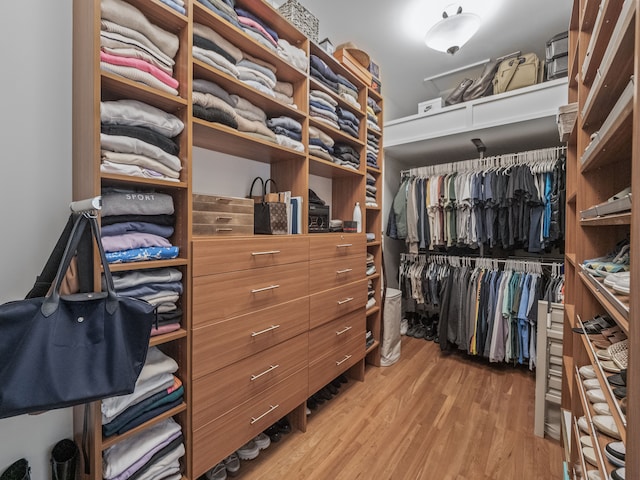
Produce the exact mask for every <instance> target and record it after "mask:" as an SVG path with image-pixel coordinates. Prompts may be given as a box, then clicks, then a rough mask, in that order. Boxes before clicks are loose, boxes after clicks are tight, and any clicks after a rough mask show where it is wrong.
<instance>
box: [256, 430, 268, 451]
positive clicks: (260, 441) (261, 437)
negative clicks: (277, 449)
mask: <svg viewBox="0 0 640 480" xmlns="http://www.w3.org/2000/svg"><path fill="white" fill-rule="evenodd" d="M253 441H254V442H255V444H256V446H257V447H258V448H259V449H260V450H264V449H265V448H269V445H271V439H270V438H269V435H267V434H265V433H264V432H262V433H259V434H258V436H257V437H256V438H254V439H253Z"/></svg>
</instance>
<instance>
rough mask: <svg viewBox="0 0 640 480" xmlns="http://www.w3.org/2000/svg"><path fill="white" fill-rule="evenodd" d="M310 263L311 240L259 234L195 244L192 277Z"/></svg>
mask: <svg viewBox="0 0 640 480" xmlns="http://www.w3.org/2000/svg"><path fill="white" fill-rule="evenodd" d="M308 260H309V239H308V238H307V237H303V236H280V235H260V236H254V237H242V238H233V239H231V238H229V239H226V238H222V239H206V240H205V239H196V240H194V241H193V276H194V277H200V276H203V275H212V274H217V273H225V272H235V271H237V270H249V269H253V268H261V267H272V266H277V265H286V264H289V263H296V262H306V261H308Z"/></svg>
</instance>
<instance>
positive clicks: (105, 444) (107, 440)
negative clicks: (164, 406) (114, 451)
mask: <svg viewBox="0 0 640 480" xmlns="http://www.w3.org/2000/svg"><path fill="white" fill-rule="evenodd" d="M186 409H187V404H186V403H182V404H181V405H178V406H177V407H174V408H172V409H171V410H167V411H166V412H164V413H161V414H160V415H158V416H157V417H153V418H152V419H151V420H149V421H148V422H145V423H143V424H142V425H138V426H137V427H135V428H132V429H131V430H129V431H128V432H126V433H123V434H122V435H112V436H111V437H103V438H102V450H106V449H107V448H109V447H111V446H113V445H115V444H116V443H118V442H121V441H122V440H124V439H125V438H129V437H132V436H133V435H135V434H136V433H138V432H141V431H142V430H146V429H147V428H149V427H150V426H151V425H155V424H157V423H160V422H161V421H162V420H165V419H167V418H169V417H173V416H174V415H177V414H179V413H182V412H184V411H185V410H186Z"/></svg>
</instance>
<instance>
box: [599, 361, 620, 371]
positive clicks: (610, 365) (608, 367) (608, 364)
mask: <svg viewBox="0 0 640 480" xmlns="http://www.w3.org/2000/svg"><path fill="white" fill-rule="evenodd" d="M600 365H601V366H602V369H603V370H604V371H605V372H609V373H620V367H619V366H618V365H616V363H615V362H614V361H612V360H605V361H603V362H600Z"/></svg>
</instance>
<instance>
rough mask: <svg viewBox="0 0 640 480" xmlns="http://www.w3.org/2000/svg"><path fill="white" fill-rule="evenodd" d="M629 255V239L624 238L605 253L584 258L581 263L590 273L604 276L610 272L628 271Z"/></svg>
mask: <svg viewBox="0 0 640 480" xmlns="http://www.w3.org/2000/svg"><path fill="white" fill-rule="evenodd" d="M630 257H631V255H630V247H629V240H628V239H626V238H625V239H623V240H621V241H620V242H618V243H617V244H616V246H615V248H614V249H613V251H611V252H609V253H608V254H607V255H605V256H603V257H598V258H592V259H588V260H585V261H584V262H582V265H583V267H584V269H585V271H587V272H588V273H590V274H591V275H594V276H598V277H606V276H608V275H610V274H612V273H618V272H627V271H629V261H630Z"/></svg>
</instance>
